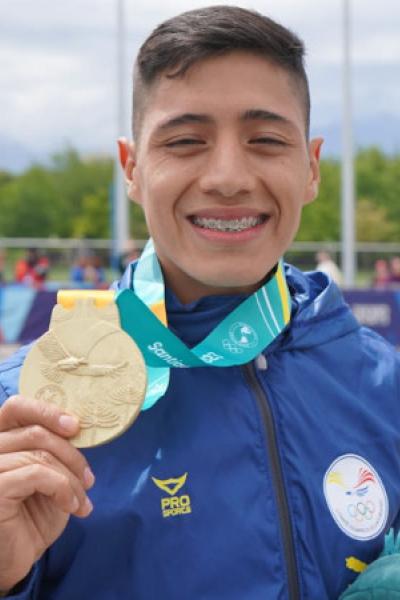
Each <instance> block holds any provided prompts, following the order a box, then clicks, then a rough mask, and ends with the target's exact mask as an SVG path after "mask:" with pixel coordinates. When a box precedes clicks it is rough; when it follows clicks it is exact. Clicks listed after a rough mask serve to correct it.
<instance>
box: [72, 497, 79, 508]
mask: <svg viewBox="0 0 400 600" xmlns="http://www.w3.org/2000/svg"><path fill="white" fill-rule="evenodd" d="M78 508H79V500H78V498H77V497H76V496H74V497H73V499H72V502H71V511H72V512H76V511H77V510H78Z"/></svg>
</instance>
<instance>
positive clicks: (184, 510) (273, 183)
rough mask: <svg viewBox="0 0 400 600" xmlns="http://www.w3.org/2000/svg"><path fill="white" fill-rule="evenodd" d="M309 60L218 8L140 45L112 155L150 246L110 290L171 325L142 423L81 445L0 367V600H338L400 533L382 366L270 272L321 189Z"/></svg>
mask: <svg viewBox="0 0 400 600" xmlns="http://www.w3.org/2000/svg"><path fill="white" fill-rule="evenodd" d="M303 54H304V48H303V45H302V43H301V41H300V40H299V39H298V38H297V37H296V36H295V35H294V34H292V33H291V32H290V31H288V30H287V29H285V28H283V27H282V26H280V25H278V24H277V23H275V22H273V21H271V20H270V19H268V18H267V17H264V16H262V15H260V14H258V13H255V12H252V11H247V10H244V9H241V8H235V7H231V6H229V7H228V6H218V7H210V8H204V9H200V10H196V11H191V12H188V13H184V14H182V15H179V16H177V17H175V18H173V19H171V20H169V21H167V22H165V23H163V24H161V25H160V26H159V27H158V28H157V29H156V30H155V31H154V32H153V33H152V34H151V36H150V37H149V38H148V39H147V40H146V41H145V43H144V44H143V46H142V48H141V50H140V52H139V56H138V59H137V62H136V67H135V75H134V107H133V133H134V140H135V141H134V142H133V143H128V142H126V141H122V142H121V143H120V144H121V156H123V157H124V158H123V161H122V162H123V167H124V169H125V174H126V179H127V186H128V193H129V196H130V198H131V199H132V200H133V201H134V202H137V203H139V204H140V205H141V206H142V208H143V211H144V214H145V217H146V221H147V224H148V228H149V232H150V234H151V240H150V241H149V243H148V245H147V247H146V249H145V251H144V253H143V255H142V256H141V258H140V259H139V261H138V262H137V263H133V264H132V265H131V266H130V267H129V268H128V270H127V271H126V273H125V275H124V276H123V277H122V280H121V281H120V282H118V283H116V284H115V286H114V287H115V288H116V289H118V290H130V292H131V295H130V296H129V297H135V298H136V299H140V300H141V302H142V304H143V303H144V304H145V305H146V304H147V306H149V307H150V306H151V305H152V303H155V304H156V305H157V306H165V307H166V314H167V321H168V326H167V327H164V326H163V327H161V325H160V323H159V322H157V326H158V330H157V331H159V337H154V338H152V339H151V340H150V341H151V343H148V344H147V345H146V344H145V345H142V346H140V347H141V350H142V352H143V354H144V358H145V360H146V363H147V365H148V380H149V381H148V388H147V393H146V400H145V404H144V410H143V411H142V413H141V414H140V416H139V418H138V419H137V421H136V422H135V423H134V425H133V426H132V427H130V429H128V430H127V431H126V432H125V433H124V434H123V435H122V436H121V437H119V438H117V439H116V440H114V441H113V442H110V443H108V444H106V445H104V446H99V447H95V448H91V449H89V450H86V451H82V452H79V451H78V450H77V449H76V448H74V447H73V446H72V445H71V444H70V442H69V441H68V440H69V438H71V437H73V436H74V435H76V433H77V431H78V429H79V424H78V422H77V421H76V420H75V419H73V418H71V417H69V416H68V415H65V414H63V413H62V411H61V410H60V409H58V408H56V407H55V406H52V405H45V404H42V403H41V402H39V401H38V400H32V399H30V398H23V397H21V396H18V395H16V393H17V388H18V375H19V371H20V368H21V365H22V363H23V361H24V358H25V355H26V352H27V350H26V349H22V350H21V351H20V352H19V353H18V354H17V355H16V356H14V357H13V358H12V359H11V360H10V361H8V362H7V363H5V364H4V365H3V366H2V367H1V368H0V384H1V385H0V394H1V397H2V399H3V401H4V405H3V407H2V408H1V410H0V590H3V595H5V596H7V595H8V596H10V597H16V598H19V599H21V600H22V599H23V600H27V599H30V600H33V599H34V600H36V599H40V600H50V598H51V599H56V600H70V599H71V598H74V600H87V599H88V598H96V600H110V599H112V598H115V599H117V598H118V599H120V598H121V599H124V600H127V599H129V598H132V600H133V599H134V600H161V599H162V600H228V599H229V600H265V599H269V600H284V599H285V600H327V599H329V600H331V599H332V600H333V599H335V600H336V599H337V598H338V596H339V595H340V594H341V593H342V592H343V591H344V590H345V589H346V587H347V585H348V584H349V583H351V582H352V581H353V579H354V578H355V577H356V572H355V571H357V569H358V568H359V566H360V565H362V564H365V563H369V562H371V561H373V560H374V559H375V558H376V557H377V556H378V554H379V553H380V551H381V549H382V547H383V541H384V536H385V533H386V532H387V531H388V530H389V529H390V528H391V527H394V528H397V525H398V520H399V510H400V486H399V481H400V478H399V460H398V448H399V447H400V410H399V399H400V398H399V385H400V378H399V360H398V357H397V355H396V353H395V351H394V350H393V349H392V348H391V347H389V346H388V345H387V344H386V343H385V342H384V341H383V340H382V339H381V338H379V337H378V336H376V335H375V334H373V333H372V332H370V331H368V330H366V329H364V328H361V327H360V326H359V324H358V323H357V322H356V320H355V319H354V317H353V316H352V315H351V313H350V311H349V309H348V307H347V306H346V304H345V303H344V301H343V299H342V297H341V295H340V292H339V290H338V288H337V287H336V286H335V284H334V283H333V282H332V281H331V280H330V279H329V278H328V277H327V276H325V275H324V274H322V273H318V272H316V273H309V274H303V273H301V272H300V271H298V270H296V269H294V268H293V267H291V266H289V265H284V263H283V261H282V256H283V254H284V253H285V251H286V250H287V248H288V247H289V246H290V244H291V242H292V240H293V238H294V236H295V234H296V231H297V229H298V226H299V223H300V219H301V212H302V208H303V206H305V205H306V204H308V203H310V202H312V201H313V200H314V199H315V198H316V196H317V193H318V185H319V153H320V147H321V139H314V140H311V141H310V140H309V116H310V101H309V92H308V83H307V77H306V74H305V71H304V65H303ZM121 293H122V296H121V294H120V296H118V297H123V294H124V292H121ZM117 301H118V299H117ZM142 304H140V303H136V306H137V307H138V311H139V312H137V313H136V312H135V313H134V314H132V315H131V317H132V320H133V321H134V323H135V326H134V327H133V331H132V335H133V336H135V335H136V333H135V332H139V331H140V332H141V335H142V334H143V336H145V335H147V334H148V332H149V331H150V330H151V329H152V327H153V326H154V322H153V321H152V320H151V319H150V318H149V316H148V314H147V312H146V310H147V309H141V308H140V306H142ZM122 313H123V311H122ZM153 320H154V319H153ZM160 327H161V329H160ZM138 337H140V336H138ZM137 341H138V340H137ZM138 344H139V345H140V340H139V341H138ZM157 361H158V362H157ZM114 385H115V384H114ZM105 400H106V399H105V398H102V402H103V403H104V401H105ZM110 401H111V400H110ZM94 480H96V483H95V485H93V483H94ZM89 496H90V499H89ZM93 507H94V508H93Z"/></svg>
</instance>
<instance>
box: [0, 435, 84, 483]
mask: <svg viewBox="0 0 400 600" xmlns="http://www.w3.org/2000/svg"><path fill="white" fill-rule="evenodd" d="M26 450H36V451H40V450H41V451H46V452H48V453H49V454H51V455H52V456H54V457H55V458H57V459H58V460H59V461H60V462H61V463H62V464H63V465H64V466H65V467H66V468H67V469H68V470H69V471H71V472H72V473H74V475H75V476H76V477H77V478H78V479H79V480H80V481H81V482H82V484H83V485H84V487H85V488H86V489H89V488H91V487H92V485H93V484H94V480H95V478H94V475H93V473H92V471H91V469H90V467H89V465H88V462H87V460H86V458H85V457H84V456H83V454H82V453H81V452H80V451H79V450H78V449H77V448H75V447H74V446H72V444H71V443H70V442H69V441H67V440H65V439H63V438H62V437H60V436H59V435H56V434H55V433H52V432H51V431H49V430H47V429H45V428H44V427H42V426H41V425H29V426H27V427H20V428H18V429H13V430H12V431H4V432H2V433H0V454H5V453H11V452H19V451H26Z"/></svg>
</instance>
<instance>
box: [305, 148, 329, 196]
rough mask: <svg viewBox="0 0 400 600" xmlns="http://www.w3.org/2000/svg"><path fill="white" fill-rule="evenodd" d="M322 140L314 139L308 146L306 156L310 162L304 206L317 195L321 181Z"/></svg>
mask: <svg viewBox="0 0 400 600" xmlns="http://www.w3.org/2000/svg"><path fill="white" fill-rule="evenodd" d="M323 142H324V140H323V138H314V139H313V140H311V141H310V143H309V146H308V155H309V160H310V169H309V176H308V182H307V191H306V195H305V199H304V204H309V203H310V202H312V201H313V200H315V198H316V197H317V195H318V190H319V184H320V181H321V176H320V169H319V163H320V155H321V147H322V144H323Z"/></svg>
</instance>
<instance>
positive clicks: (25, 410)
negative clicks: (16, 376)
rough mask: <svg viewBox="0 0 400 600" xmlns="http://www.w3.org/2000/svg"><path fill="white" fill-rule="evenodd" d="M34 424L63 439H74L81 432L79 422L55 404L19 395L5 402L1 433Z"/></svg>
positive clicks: (1, 415)
mask: <svg viewBox="0 0 400 600" xmlns="http://www.w3.org/2000/svg"><path fill="white" fill-rule="evenodd" d="M34 424H37V425H42V426H43V427H45V428H46V429H49V430H50V431H53V432H54V433H58V434H59V435H62V436H63V437H72V436H74V435H76V434H77V433H78V431H79V420H78V419H77V418H76V417H74V416H72V415H67V414H66V413H64V412H63V411H62V410H61V409H60V408H58V406H56V405H55V404H50V403H47V402H40V401H39V400H33V399H30V398H25V397H24V396H19V395H18V396H11V397H10V398H8V400H6V401H5V402H4V404H3V406H2V408H1V409H0V431H9V430H10V429H15V428H16V427H21V426H22V427H23V426H25V425H34Z"/></svg>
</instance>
